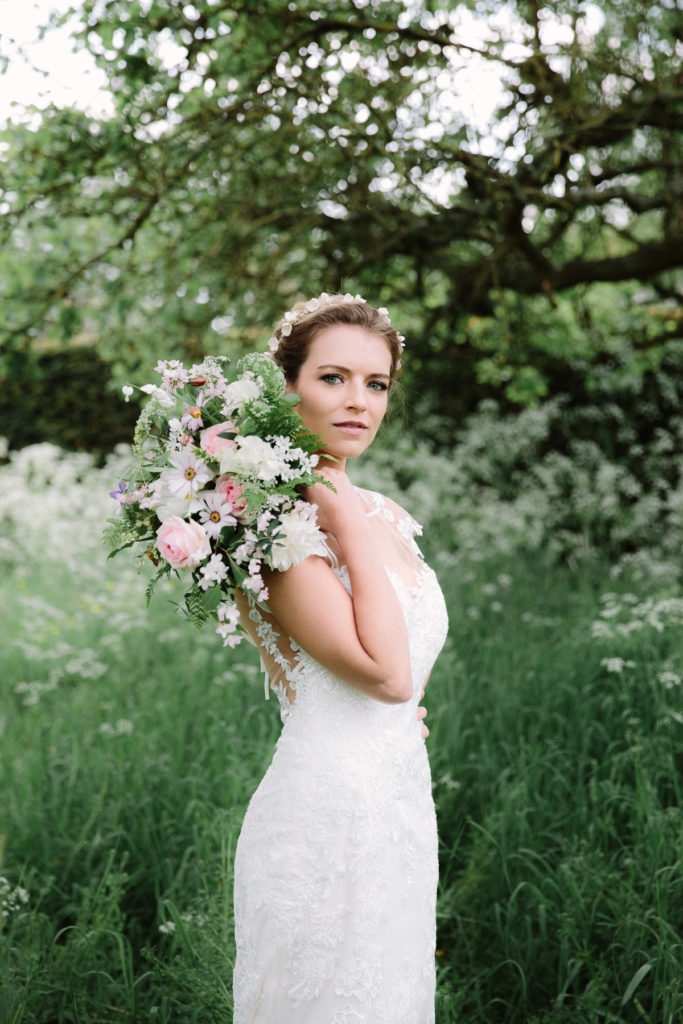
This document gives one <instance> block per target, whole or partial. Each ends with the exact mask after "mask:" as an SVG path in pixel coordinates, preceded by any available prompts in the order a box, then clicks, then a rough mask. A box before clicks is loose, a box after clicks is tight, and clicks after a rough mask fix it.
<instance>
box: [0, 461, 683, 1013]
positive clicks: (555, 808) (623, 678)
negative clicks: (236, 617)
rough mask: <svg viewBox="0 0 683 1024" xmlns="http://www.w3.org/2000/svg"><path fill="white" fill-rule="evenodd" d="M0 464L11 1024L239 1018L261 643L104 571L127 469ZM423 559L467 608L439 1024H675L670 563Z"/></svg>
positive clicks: (455, 699) (435, 699) (4, 938)
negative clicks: (237, 949)
mask: <svg viewBox="0 0 683 1024" xmlns="http://www.w3.org/2000/svg"><path fill="white" fill-rule="evenodd" d="M2 472H3V476H4V484H5V486H4V488H3V489H2V494H3V495H4V497H3V498H2V499H0V515H1V516H2V517H3V524H2V525H3V533H2V535H3V543H2V544H1V545H0V559H1V560H2V568H3V574H2V580H3V583H2V585H1V586H0V641H1V642H2V712H1V713H0V734H1V735H0V771H1V772H2V778H1V780H0V787H1V788H0V792H2V796H3V798H2V801H0V834H1V835H2V837H3V844H4V848H3V850H2V852H1V853H0V876H2V877H3V878H4V879H5V882H4V883H2V882H1V881H0V902H1V903H2V909H3V917H2V918H0V1021H3V1022H4V1021H7V1022H12V1024H19V1022H22V1024H34V1022H35V1024H53V1022H79V1024H82V1022H88V1024H91V1022H92V1024H95V1022H103V1024H105V1022H106V1024H110V1022H130V1024H132V1022H136V1024H137V1022H139V1021H150V1022H152V1021H155V1022H157V1021H158V1022H167V1024H171V1022H173V1024H185V1022H197V1024H205V1022H208V1024H211V1022H226V1021H230V1019H231V1012H232V1005H231V986H230V982H231V969H232V960H233V938H232V919H231V913H232V905H231V885H232V882H231V863H232V854H233V851H234V845H235V842H236V838H237V834H238V832H239V827H240V822H241V819H242V815H243V813H244V809H245V807H246V803H247V801H248V799H249V796H250V794H251V793H252V792H253V790H254V788H255V787H256V785H257V783H258V780H259V778H260V777H261V775H262V774H263V771H264V770H265V768H266V766H267V764H268V761H269V759H270V756H271V752H272V747H273V744H274V742H275V739H276V737H277V734H278V731H279V718H278V713H277V707H276V702H274V701H271V702H270V703H269V704H266V703H265V702H264V699H263V685H262V680H261V677H260V673H259V671H258V667H257V661H256V660H255V659H254V657H253V653H254V652H253V651H250V650H248V649H245V650H242V649H241V648H239V649H238V650H237V651H235V652H229V651H225V650H224V649H223V648H222V647H221V646H220V642H219V641H217V638H215V637H214V635H213V634H212V633H211V631H207V632H206V633H196V632H195V631H194V630H192V628H191V627H190V626H189V625H188V624H187V623H186V622H185V621H184V620H182V619H181V618H180V617H179V616H178V614H177V612H176V609H175V607H174V606H173V604H172V603H171V601H172V600H173V594H172V593H168V594H167V596H168V598H169V600H168V601H164V600H163V599H162V600H158V601H157V602H156V603H155V604H154V605H153V606H152V608H151V609H150V611H149V612H147V611H146V610H145V607H144V600H143V593H144V579H143V578H141V577H138V575H137V574H136V572H135V571H134V570H133V569H132V568H131V567H130V566H128V565H126V564H125V563H123V562H119V563H116V562H115V563H110V564H109V565H106V564H105V562H104V552H103V549H101V548H99V546H98V541H97V535H98V532H99V528H100V525H101V520H102V516H103V509H104V506H103V502H102V500H101V498H100V495H102V494H105V495H106V491H107V490H108V489H109V488H110V486H113V484H114V483H115V479H114V477H115V475H116V474H115V469H114V468H113V467H110V468H109V469H108V470H104V471H98V470H96V469H94V468H93V467H92V466H91V465H90V464H89V463H88V461H87V460H86V459H82V460H80V462H79V460H78V459H76V460H74V459H71V460H68V459H67V460H62V459H57V457H56V454H55V453H54V451H53V450H51V449H40V450H37V449H36V450H34V451H33V452H31V451H29V450H27V452H26V454H24V453H22V455H21V457H20V458H18V459H17V460H16V462H15V464H14V465H13V466H10V467H7V468H6V469H5V470H3V471H2ZM109 480H111V481H112V482H111V483H109ZM107 484H108V486H107ZM107 500H108V499H107ZM3 501H4V505H3V504H2V502H3ZM414 511H417V510H414ZM472 529H474V527H472ZM427 547H428V548H429V550H428V555H429V557H430V558H431V560H432V561H433V563H434V564H435V566H436V568H437V570H438V571H439V575H440V578H441V581H442V584H443V586H444V590H445V592H446V596H447V600H448V604H449V609H450V616H451V632H450V636H449V640H448V642H447V646H446V648H445V650H444V652H443V654H442V656H441V659H440V660H439V662H438V664H437V666H436V668H435V671H434V673H433V677H432V679H431V681H430V684H429V688H428V692H427V704H428V707H429V718H428V721H429V724H430V727H431V736H430V738H429V740H428V744H429V751H430V757H431V762H432V772H433V778H434V792H435V797H436V800H437V809H438V815H439V825H440V843H441V885H440V894H439V907H438V914H439V921H438V923H439V939H438V945H439V949H438V960H437V964H438V978H439V991H438V1004H437V1020H438V1021H439V1024H455V1022H460V1021H468V1022H472V1021H478V1022H482V1024H497V1022H501V1024H502V1022H505V1024H507V1022H510V1024H522V1022H526V1024H532V1022H536V1024H565V1022H566V1024H568V1022H570V1021H571V1022H572V1024H574V1022H577V1021H578V1022H582V1021H585V1022H594V1021H595V1022H602V1021H605V1022H607V1021H611V1022H631V1021H633V1022H636V1021H638V1022H641V1021H649V1022H651V1024H655V1022H657V1024H659V1022H671V1024H674V1022H680V1021H683V972H682V971H681V964H682V963H683V881H682V875H681V863H682V860H683V812H682V810H681V792H680V787H681V770H682V768H683V714H681V689H682V683H681V680H682V678H683V642H682V640H681V635H682V633H683V630H682V629H681V625H682V624H683V604H682V603H681V601H680V600H679V593H680V591H679V589H678V586H679V584H678V582H677V577H676V572H675V570H674V569H672V568H671V567H669V566H667V565H666V564H663V563H660V564H656V563H653V562H651V561H649V560H648V559H647V557H641V558H632V559H630V560H629V561H628V564H627V563H624V564H623V565H622V566H621V567H616V568H615V567H612V566H609V565H607V564H603V563H601V562H600V561H598V560H587V561H584V562H581V563H578V564H577V565H575V566H574V567H573V568H568V567H566V566H565V567H558V566H556V565H551V564H550V563H548V562H546V561H545V560H544V558H543V557H542V555H540V554H538V553H536V554H534V555H533V556H530V555H529V554H524V553H523V552H519V551H518V552H512V553H508V554H501V553H496V552H495V551H491V552H490V553H489V554H487V555H486V557H473V556H472V555H465V554H462V553H459V552H456V551H454V550H452V549H451V547H450V545H449V543H448V539H447V538H444V537H443V536H442V537H441V538H439V537H435V536H432V537H428V538H427ZM21 890H25V893H26V894H27V899H26V901H25V902H24V900H23V898H22V893H21ZM12 894H14V898H12Z"/></svg>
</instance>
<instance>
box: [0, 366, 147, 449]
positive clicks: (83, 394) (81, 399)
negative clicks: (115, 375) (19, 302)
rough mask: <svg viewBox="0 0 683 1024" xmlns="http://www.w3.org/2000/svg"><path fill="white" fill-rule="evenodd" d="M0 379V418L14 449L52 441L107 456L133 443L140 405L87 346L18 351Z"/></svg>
mask: <svg viewBox="0 0 683 1024" xmlns="http://www.w3.org/2000/svg"><path fill="white" fill-rule="evenodd" d="M4 370H5V372H4V376H2V377H0V416H1V421H2V428H0V434H3V435H4V436H5V437H6V438H7V439H8V442H9V446H10V448H11V449H12V448H23V447H24V446H25V445H29V444H37V443H39V442H41V441H51V442H53V443H54V444H58V445H61V446H62V447H64V448H67V449H71V450H76V451H88V452H92V453H94V454H96V455H103V454H105V453H107V452H109V451H111V450H112V449H113V448H114V447H115V445H117V444H118V443H119V442H121V441H130V440H131V438H132V436H133V428H134V426H135V421H136V419H137V416H138V413H139V407H138V406H137V405H136V404H135V403H134V402H131V403H130V404H127V403H126V402H124V401H123V398H122V397H121V394H120V392H117V391H115V390H114V389H113V388H112V387H111V386H110V384H109V381H110V378H111V373H110V369H109V366H108V364H107V363H106V362H105V361H104V360H103V359H101V358H100V356H99V355H98V354H97V352H96V351H95V349H93V348H91V347H86V346H79V347H72V348H65V349H59V350H48V351H45V352H28V353H26V352H23V353H14V354H13V355H12V356H11V357H10V359H9V360H8V361H7V362H5V364H4Z"/></svg>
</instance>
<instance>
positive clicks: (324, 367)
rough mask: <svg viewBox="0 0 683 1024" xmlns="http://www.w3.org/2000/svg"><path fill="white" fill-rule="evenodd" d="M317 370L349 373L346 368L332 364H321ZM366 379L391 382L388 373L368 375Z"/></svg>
mask: <svg viewBox="0 0 683 1024" xmlns="http://www.w3.org/2000/svg"><path fill="white" fill-rule="evenodd" d="M318 369H319V370H341V372H342V373H351V371H350V370H349V368H348V366H337V365H335V364H334V363H323V365H322V366H319V367H318ZM368 377H372V378H373V379H376V378H377V377H382V378H383V379H384V380H391V377H390V375H389V374H388V373H369V374H368Z"/></svg>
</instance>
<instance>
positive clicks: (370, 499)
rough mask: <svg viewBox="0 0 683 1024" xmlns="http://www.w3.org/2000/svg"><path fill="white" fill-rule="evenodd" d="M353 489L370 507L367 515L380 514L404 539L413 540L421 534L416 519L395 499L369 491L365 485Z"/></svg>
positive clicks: (420, 528)
mask: <svg viewBox="0 0 683 1024" xmlns="http://www.w3.org/2000/svg"><path fill="white" fill-rule="evenodd" d="M354 486H355V485H354ZM355 490H356V492H357V493H358V494H359V495H360V497H361V499H362V500H363V502H364V503H365V504H366V505H368V506H369V507H370V511H369V512H368V513H367V515H369V516H371V515H380V516H382V518H383V519H385V520H386V521H387V522H389V523H393V524H394V525H395V527H396V529H397V530H398V532H399V533H400V534H401V536H402V537H405V539H406V540H414V538H415V537H419V536H421V534H422V527H421V526H420V524H419V523H418V521H417V520H416V519H414V518H413V516H411V514H410V513H409V512H406V510H405V509H404V508H403V507H402V506H401V505H399V504H398V502H397V501H394V500H393V499H392V498H387V496H386V495H385V494H380V493H379V491H370V490H368V489H367V488H366V487H355Z"/></svg>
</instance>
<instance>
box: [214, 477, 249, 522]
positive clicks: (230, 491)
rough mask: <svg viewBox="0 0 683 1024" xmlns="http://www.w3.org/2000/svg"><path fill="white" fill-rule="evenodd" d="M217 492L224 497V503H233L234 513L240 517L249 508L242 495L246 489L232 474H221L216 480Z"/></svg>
mask: <svg viewBox="0 0 683 1024" xmlns="http://www.w3.org/2000/svg"><path fill="white" fill-rule="evenodd" d="M216 493H217V494H220V495H221V497H222V498H223V503H224V504H227V503H229V504H230V505H232V513H233V515H234V516H237V518H238V519H240V518H241V517H242V516H243V514H244V512H245V511H246V508H247V503H246V501H245V500H244V498H243V497H242V495H243V494H244V491H243V490H242V488H241V487H240V485H239V484H238V483H237V481H236V480H235V479H234V477H231V476H219V477H218V480H216Z"/></svg>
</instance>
